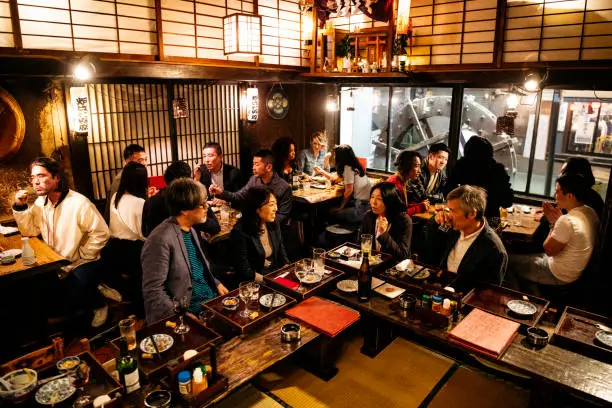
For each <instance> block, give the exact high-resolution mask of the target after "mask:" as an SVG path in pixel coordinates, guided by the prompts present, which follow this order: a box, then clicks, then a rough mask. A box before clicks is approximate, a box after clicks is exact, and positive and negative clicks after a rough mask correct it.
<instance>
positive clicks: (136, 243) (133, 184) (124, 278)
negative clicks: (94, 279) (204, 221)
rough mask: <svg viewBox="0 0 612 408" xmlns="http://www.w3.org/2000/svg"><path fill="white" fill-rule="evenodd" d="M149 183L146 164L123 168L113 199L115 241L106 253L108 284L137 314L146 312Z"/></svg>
mask: <svg viewBox="0 0 612 408" xmlns="http://www.w3.org/2000/svg"><path fill="white" fill-rule="evenodd" d="M147 183H148V176H147V168H146V167H145V166H143V165H142V164H139V163H136V162H130V163H128V164H127V165H126V166H125V167H124V168H123V171H122V172H121V181H120V182H119V189H118V190H117V193H116V194H114V195H113V196H112V197H111V206H110V226H109V229H110V235H111V239H110V240H109V241H108V244H106V247H105V248H104V249H103V250H102V259H103V262H104V269H105V274H104V275H105V276H104V279H105V281H106V282H107V283H108V284H109V286H111V287H114V288H117V289H119V291H120V292H121V293H122V294H123V295H124V297H125V298H127V299H130V300H132V301H133V303H134V306H135V310H134V312H135V313H140V312H142V311H143V302H142V289H141V286H142V285H141V282H142V268H141V266H140V251H141V249H142V246H143V241H144V240H145V237H144V236H143V234H142V209H143V207H144V203H145V198H146V197H147Z"/></svg>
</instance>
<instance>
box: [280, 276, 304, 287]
mask: <svg viewBox="0 0 612 408" xmlns="http://www.w3.org/2000/svg"><path fill="white" fill-rule="evenodd" d="M274 282H276V283H278V284H280V285H283V286H284V287H287V288H289V289H296V288H298V287H300V284H299V283H297V282H294V281H292V280H289V279H285V278H281V277H280V276H279V277H278V278H275V279H274Z"/></svg>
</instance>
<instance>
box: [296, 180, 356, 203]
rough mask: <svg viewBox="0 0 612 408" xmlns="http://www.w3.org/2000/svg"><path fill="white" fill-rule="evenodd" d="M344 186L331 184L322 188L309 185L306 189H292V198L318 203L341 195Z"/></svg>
mask: <svg viewBox="0 0 612 408" xmlns="http://www.w3.org/2000/svg"><path fill="white" fill-rule="evenodd" d="M342 194H344V186H339V185H337V184H336V185H333V186H331V187H327V188H324V189H320V188H314V187H312V186H311V187H310V189H309V190H308V191H306V190H304V189H300V190H294V191H293V199H294V200H300V201H303V202H306V203H308V204H319V203H323V202H325V201H330V200H333V199H336V198H340V197H342Z"/></svg>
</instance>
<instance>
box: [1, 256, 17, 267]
mask: <svg viewBox="0 0 612 408" xmlns="http://www.w3.org/2000/svg"><path fill="white" fill-rule="evenodd" d="M14 262H15V257H14V256H13V255H4V256H2V258H1V259H0V263H2V265H10V264H12V263H14Z"/></svg>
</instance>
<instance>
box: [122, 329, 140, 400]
mask: <svg viewBox="0 0 612 408" xmlns="http://www.w3.org/2000/svg"><path fill="white" fill-rule="evenodd" d="M119 347H120V349H121V355H120V356H119V358H118V359H117V372H118V373H119V382H120V383H121V385H122V386H123V392H124V394H125V395H127V394H129V393H131V392H132V391H136V390H137V389H139V388H140V378H139V375H138V362H137V361H136V359H135V358H134V356H132V354H131V353H130V352H129V351H128V347H127V340H126V339H125V337H121V338H120V339H119Z"/></svg>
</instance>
